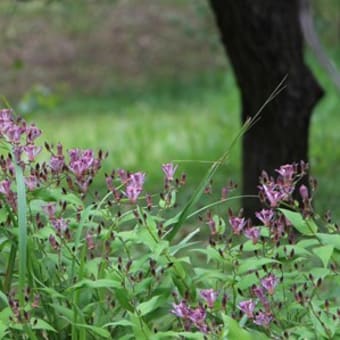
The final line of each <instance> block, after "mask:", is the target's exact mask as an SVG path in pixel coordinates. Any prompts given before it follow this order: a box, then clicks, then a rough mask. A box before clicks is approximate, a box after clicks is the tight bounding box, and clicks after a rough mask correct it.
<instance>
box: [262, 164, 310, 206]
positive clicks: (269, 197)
mask: <svg viewBox="0 0 340 340" xmlns="http://www.w3.org/2000/svg"><path fill="white" fill-rule="evenodd" d="M307 169H308V165H307V164H306V163H304V162H303V161H301V162H300V166H298V164H296V163H295V164H286V165H282V166H280V168H279V169H276V172H277V173H278V174H279V176H278V177H277V178H276V180H274V178H273V177H270V176H269V175H268V174H267V172H265V171H263V172H262V176H261V177H260V185H259V190H260V197H261V198H262V200H263V201H264V202H266V203H268V204H269V206H270V207H271V208H275V207H278V206H279V205H280V203H281V202H290V201H292V194H293V192H294V190H295V186H296V183H297V181H298V180H299V179H300V178H301V177H302V176H304V175H305V174H306V171H307Z"/></svg>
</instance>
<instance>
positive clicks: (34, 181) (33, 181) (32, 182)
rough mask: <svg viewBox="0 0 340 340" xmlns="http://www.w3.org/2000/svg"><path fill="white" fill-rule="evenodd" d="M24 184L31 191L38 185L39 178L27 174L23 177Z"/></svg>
mask: <svg viewBox="0 0 340 340" xmlns="http://www.w3.org/2000/svg"><path fill="white" fill-rule="evenodd" d="M25 184H26V186H27V188H28V190H30V191H33V190H34V189H36V188H37V187H38V186H39V179H38V178H37V176H34V175H29V176H28V177H26V178H25Z"/></svg>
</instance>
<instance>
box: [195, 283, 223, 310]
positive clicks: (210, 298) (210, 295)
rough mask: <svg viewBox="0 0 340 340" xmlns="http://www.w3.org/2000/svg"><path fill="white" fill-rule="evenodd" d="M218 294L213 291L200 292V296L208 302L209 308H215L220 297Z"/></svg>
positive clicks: (203, 290) (204, 290)
mask: <svg viewBox="0 0 340 340" xmlns="http://www.w3.org/2000/svg"><path fill="white" fill-rule="evenodd" d="M218 294H219V293H218V292H216V291H215V290H213V289H212V288H211V289H202V290H201V291H200V296H201V297H202V298H203V299H204V300H205V301H206V302H207V304H208V307H209V308H213V306H214V303H215V301H216V299H217V297H218Z"/></svg>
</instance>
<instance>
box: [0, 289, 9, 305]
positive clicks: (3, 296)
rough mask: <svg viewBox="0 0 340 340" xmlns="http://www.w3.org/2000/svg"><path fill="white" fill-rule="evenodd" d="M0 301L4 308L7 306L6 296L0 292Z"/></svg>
mask: <svg viewBox="0 0 340 340" xmlns="http://www.w3.org/2000/svg"><path fill="white" fill-rule="evenodd" d="M0 300H1V301H3V302H4V303H5V305H6V306H9V304H8V298H7V295H6V294H5V293H4V292H2V291H0Z"/></svg>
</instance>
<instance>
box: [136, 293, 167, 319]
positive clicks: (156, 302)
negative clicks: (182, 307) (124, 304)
mask: <svg viewBox="0 0 340 340" xmlns="http://www.w3.org/2000/svg"><path fill="white" fill-rule="evenodd" d="M164 300H165V299H164V298H162V296H161V295H157V296H154V297H152V298H151V299H150V300H149V301H146V302H142V303H141V304H139V305H138V307H137V309H138V311H139V312H140V315H142V316H143V315H145V314H148V313H150V312H152V311H153V310H155V309H157V308H158V307H159V306H161V305H163V304H164Z"/></svg>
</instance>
